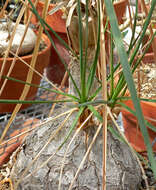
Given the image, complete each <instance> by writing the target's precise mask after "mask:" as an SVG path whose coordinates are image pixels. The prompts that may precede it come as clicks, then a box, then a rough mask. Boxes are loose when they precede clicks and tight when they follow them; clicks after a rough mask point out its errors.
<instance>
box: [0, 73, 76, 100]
mask: <svg viewBox="0 0 156 190" xmlns="http://www.w3.org/2000/svg"><path fill="white" fill-rule="evenodd" d="M2 78H5V79H8V80H12V81H15V82H18V83H21V84H27V85H29V86H33V87H36V88H41V89H44V90H46V91H48V92H54V93H56V94H60V95H63V96H67V97H70V98H73V99H74V100H75V101H78V100H79V99H78V98H77V97H76V96H73V95H71V94H68V93H65V92H61V91H58V90H53V89H50V88H45V87H43V86H39V85H37V84H32V83H28V82H25V81H22V80H19V79H15V78H13V77H7V76H2Z"/></svg>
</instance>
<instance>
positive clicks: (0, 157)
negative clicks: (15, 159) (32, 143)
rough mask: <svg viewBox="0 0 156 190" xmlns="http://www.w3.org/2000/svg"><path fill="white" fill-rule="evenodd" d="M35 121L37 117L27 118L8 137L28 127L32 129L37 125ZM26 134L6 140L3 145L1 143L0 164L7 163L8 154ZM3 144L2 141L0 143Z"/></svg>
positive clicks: (18, 144) (19, 143)
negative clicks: (20, 127) (21, 126)
mask: <svg viewBox="0 0 156 190" xmlns="http://www.w3.org/2000/svg"><path fill="white" fill-rule="evenodd" d="M37 123H39V120H38V119H34V118H33V119H31V118H30V119H29V120H27V121H25V122H24V124H23V128H22V129H18V130H16V131H14V132H13V133H12V134H11V135H10V138H12V137H15V136H16V135H19V134H21V133H24V132H27V131H28V130H29V129H34V128H35V127H37ZM27 135H28V133H25V134H23V135H21V136H19V137H17V138H14V139H12V140H10V141H9V142H7V143H6V144H5V145H4V146H3V145H2V146H1V148H0V166H2V165H3V164H5V163H7V162H8V161H9V159H10V156H11V155H12V153H13V152H14V151H15V150H16V149H17V148H18V147H19V146H20V145H21V143H22V140H23V139H24V138H25V137H26V136H27ZM4 142H5V141H4ZM2 144H3V143H2Z"/></svg>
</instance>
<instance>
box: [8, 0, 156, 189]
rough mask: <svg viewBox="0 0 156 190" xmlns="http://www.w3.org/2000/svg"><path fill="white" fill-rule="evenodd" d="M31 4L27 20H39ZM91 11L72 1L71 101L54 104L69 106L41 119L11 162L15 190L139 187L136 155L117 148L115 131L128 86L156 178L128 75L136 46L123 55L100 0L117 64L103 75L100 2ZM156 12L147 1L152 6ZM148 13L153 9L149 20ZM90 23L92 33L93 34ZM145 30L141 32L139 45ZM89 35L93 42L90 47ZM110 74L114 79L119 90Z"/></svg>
mask: <svg viewBox="0 0 156 190" xmlns="http://www.w3.org/2000/svg"><path fill="white" fill-rule="evenodd" d="M46 2H47V1H46ZM29 3H30V5H31V7H32V11H33V13H35V14H36V15H37V16H38V13H37V12H36V11H35V7H34V6H33V4H32V3H31V1H29ZM89 3H90V2H88V3H87V2H86V3H85V2H80V1H78V3H77V11H75V12H74V14H73V15H72V17H71V22H70V25H69V28H68V31H69V37H70V39H71V41H72V48H73V49H74V52H76V54H74V53H73V52H71V53H73V54H72V59H71V67H70V70H68V69H67V72H68V74H69V77H70V79H69V93H64V95H65V98H64V99H62V100H60V101H61V102H68V103H67V104H65V105H64V104H63V105H62V106H60V107H59V108H58V109H55V110H54V116H53V117H52V118H51V120H50V119H47V120H46V121H45V122H44V124H43V126H41V127H39V128H37V129H36V130H34V131H33V132H32V133H31V134H30V135H29V136H27V137H26V139H25V140H24V142H23V146H22V147H21V149H19V150H17V151H16V152H15V154H14V156H15V158H17V159H16V160H15V162H14V163H13V164H12V165H11V169H10V174H9V177H10V179H11V180H12V182H13V185H14V188H17V187H19V188H21V189H22V188H25V187H27V188H30V189H33V188H34V187H39V188H40V189H44V188H45V187H46V188H47V189H57V188H59V189H84V188H85V189H86V188H88V189H97V188H99V189H101V188H102V184H103V189H106V188H107V189H120V188H121V186H122V187H123V188H126V189H138V188H139V187H138V186H139V185H140V182H141V171H140V164H138V159H137V157H136V154H135V153H134V152H133V151H132V150H131V147H130V146H128V143H127V144H125V143H123V142H125V141H126V140H125V139H124V137H123V136H122V135H121V136H120V135H119V133H118V131H117V130H116V128H115V127H114V125H115V126H117V124H116V121H115V119H116V116H118V114H119V111H120V109H121V106H122V102H123V101H124V100H125V96H124V93H125V90H126V86H127V85H128V87H129V90H130V93H131V95H132V100H133V102H134V106H135V109H136V114H137V118H138V121H139V124H140V129H141V131H142V134H143V136H144V140H145V143H146V146H147V147H148V154H149V160H150V161H151V167H152V169H153V171H154V173H156V170H155V161H154V157H153V154H152V148H151V146H150V144H149V136H148V131H147V129H146V126H145V121H144V117H143V115H142V113H141V107H140V103H139V101H138V97H137V95H136V91H135V86H134V83H133V79H132V74H131V68H130V66H131V67H132V70H133V69H134V68H133V66H134V65H133V64H132V62H133V60H134V57H135V56H134V54H133V53H136V52H138V47H139V46H140V44H141V40H139V41H138V42H136V41H135V40H134V39H132V40H134V41H135V43H137V45H136V48H133V47H130V49H129V51H128V52H126V51H125V47H124V45H123V43H122V41H123V39H122V35H121V33H120V30H119V28H118V23H117V19H116V16H115V12H114V8H113V4H112V2H111V1H109V0H105V6H106V11H107V14H108V16H109V21H110V26H111V31H110V32H111V46H110V47H111V52H113V51H112V49H113V42H114V44H115V46H116V48H117V51H118V54H119V57H120V62H118V63H117V65H114V64H113V59H112V56H113V54H111V56H110V57H109V58H110V63H111V67H110V73H107V72H106V70H107V65H106V61H105V54H106V52H105V51H104V41H103V40H101V39H100V37H101V38H102V39H103V37H104V35H103V20H102V19H101V20H100V18H102V17H103V13H104V12H103V11H102V10H103V9H102V8H103V5H102V1H99V4H98V5H94V6H93V7H91V10H90V11H94V13H96V14H94V17H92V16H91V13H90V12H89V11H88V5H89ZM155 4H156V2H155V1H154V0H153V5H154V6H155ZM72 8H73V7H72ZM75 8H76V6H75ZM152 11H153V8H151V10H150V12H152ZM87 15H88V16H87ZM38 18H39V20H40V22H41V23H42V26H43V28H45V25H44V23H43V19H42V18H40V17H39V16H38ZM85 18H86V19H85ZM150 19H151V17H150V15H149V16H148V17H147V21H146V22H148V23H149V21H150ZM92 23H95V26H97V27H95V31H94V27H92ZM74 24H75V25H74ZM74 26H75V27H74ZM93 26H94V25H93ZM145 30H147V26H146V25H145V26H144V28H143V33H142V34H141V36H140V39H141V38H142V37H143V36H144V32H145ZM94 32H95V34H96V35H95V36H96V37H95V41H93V40H92V38H93V33H94ZM72 34H73V36H77V37H78V39H79V40H77V41H76V44H73V43H74V42H75V41H74V40H73V36H72ZM83 34H84V35H83ZM87 39H88V40H87ZM134 41H133V42H134ZM133 44H134V43H133ZM133 51H134V52H133ZM131 53H132V56H131ZM128 56H130V57H129V58H130V59H128ZM98 58H99V60H100V61H101V62H102V64H101V65H102V66H103V68H101V70H100V72H99V73H101V77H102V81H101V80H100V79H98V78H97V77H96V75H95V74H96V68H97V64H98ZM129 60H130V61H129ZM120 66H122V68H123V70H121V69H120ZM118 69H119V70H118ZM116 72H117V73H120V78H118V81H117V83H116V82H115V79H116ZM107 74H108V75H107ZM107 77H108V78H107ZM102 88H103V91H102V92H101V89H102ZM57 93H59V92H57ZM101 97H102V98H101ZM65 114H67V116H65ZM102 125H103V133H102V131H101V129H102ZM107 127H108V128H107ZM47 139H48V140H47ZM86 149H87V150H86ZM60 163H61V164H60ZM127 163H128V164H127ZM106 164H107V169H106ZM60 165H61V166H60ZM127 166H128V167H127ZM21 168H22V169H21ZM78 174H79V175H78ZM121 176H122V177H121ZM123 176H126V177H123Z"/></svg>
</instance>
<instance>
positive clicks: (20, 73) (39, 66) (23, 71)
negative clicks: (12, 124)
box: [0, 34, 51, 113]
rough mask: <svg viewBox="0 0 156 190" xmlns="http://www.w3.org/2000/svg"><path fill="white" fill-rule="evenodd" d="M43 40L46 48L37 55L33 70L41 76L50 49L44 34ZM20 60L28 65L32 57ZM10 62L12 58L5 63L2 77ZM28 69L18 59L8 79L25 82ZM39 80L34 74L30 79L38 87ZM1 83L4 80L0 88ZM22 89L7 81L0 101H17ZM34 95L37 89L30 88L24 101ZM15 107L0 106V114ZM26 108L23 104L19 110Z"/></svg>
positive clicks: (21, 85)
mask: <svg viewBox="0 0 156 190" xmlns="http://www.w3.org/2000/svg"><path fill="white" fill-rule="evenodd" d="M43 39H44V41H45V43H46V45H47V46H46V48H45V49H43V50H42V51H40V52H39V53H38V57H37V60H36V66H35V69H36V70H37V71H38V72H40V73H41V74H43V71H44V68H45V67H46V66H47V65H48V64H49V58H50V47H51V43H50V40H49V39H48V37H47V36H46V35H44V34H43ZM21 58H22V59H23V60H24V61H25V62H27V63H28V64H30V62H31V59H32V55H27V56H22V57H21ZM12 61H13V58H7V63H6V66H5V69H4V72H3V75H4V76H5V75H6V74H7V72H8V70H9V68H10V65H11V63H12ZM2 63H3V58H0V69H1V66H2ZM28 69H29V68H28V67H27V66H26V65H25V64H24V63H23V62H22V61H20V60H19V59H16V63H15V66H14V68H13V70H12V73H11V75H10V77H13V78H16V79H19V80H22V81H26V77H27V74H28ZM40 80H41V77H40V76H38V75H37V74H36V73H34V75H33V79H32V84H36V85H39V84H40ZM3 82H4V79H1V81H0V87H1V86H2V84H3ZM23 88H24V84H21V83H18V82H14V81H11V80H8V81H7V83H6V86H5V88H4V90H3V92H2V94H1V96H0V99H19V97H20V95H21V93H22V91H23ZM36 93H37V88H35V87H30V90H29V93H28V95H27V97H26V99H27V100H33V99H34V98H35V96H36ZM15 106H16V104H1V105H0V113H3V112H12V111H13V109H14V108H15ZM28 106H29V104H23V105H22V108H21V109H24V108H26V107H28Z"/></svg>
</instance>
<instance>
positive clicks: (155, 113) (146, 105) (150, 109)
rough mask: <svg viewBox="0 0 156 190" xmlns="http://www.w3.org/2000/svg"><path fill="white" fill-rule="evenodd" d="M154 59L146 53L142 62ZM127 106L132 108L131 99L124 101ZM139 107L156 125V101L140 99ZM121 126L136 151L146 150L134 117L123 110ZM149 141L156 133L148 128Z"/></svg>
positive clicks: (155, 149) (145, 62)
mask: <svg viewBox="0 0 156 190" xmlns="http://www.w3.org/2000/svg"><path fill="white" fill-rule="evenodd" d="M153 61H154V54H153V53H148V54H146V55H145V57H144V59H143V63H144V64H148V63H152V62H153ZM124 103H125V104H126V105H127V106H128V107H130V108H131V109H133V110H134V106H133V103H132V101H131V100H128V101H126V102H124ZM141 107H142V111H143V114H144V117H145V119H147V120H148V122H149V123H151V124H152V125H153V126H155V127H156V103H153V102H145V101H141ZM122 115H123V126H124V129H125V135H126V137H127V139H128V141H129V142H130V143H131V144H132V146H133V147H134V148H135V150H136V151H138V152H144V151H146V147H145V144H144V140H143V136H142V134H141V132H140V128H139V126H138V125H137V119H136V117H135V116H134V115H133V114H131V113H130V112H128V111H126V110H123V111H122ZM148 132H149V136H150V141H151V143H152V142H153V141H154V139H155V137H156V133H155V132H153V131H152V130H151V129H148ZM153 150H154V151H156V144H154V146H153Z"/></svg>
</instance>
